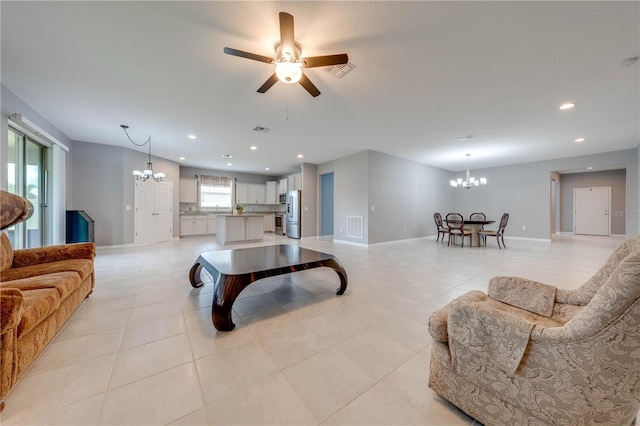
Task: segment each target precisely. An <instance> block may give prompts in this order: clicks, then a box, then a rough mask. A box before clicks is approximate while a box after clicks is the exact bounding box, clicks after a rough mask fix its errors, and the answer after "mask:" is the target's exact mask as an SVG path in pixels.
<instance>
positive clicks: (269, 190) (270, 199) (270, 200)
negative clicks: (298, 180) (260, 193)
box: [264, 181, 278, 204]
mask: <svg viewBox="0 0 640 426" xmlns="http://www.w3.org/2000/svg"><path fill="white" fill-rule="evenodd" d="M264 202H265V204H278V182H276V181H273V182H267V184H266V193H265V196H264Z"/></svg>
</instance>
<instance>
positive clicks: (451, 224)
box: [447, 213, 471, 247]
mask: <svg viewBox="0 0 640 426" xmlns="http://www.w3.org/2000/svg"><path fill="white" fill-rule="evenodd" d="M447 227H448V228H449V242H448V243H447V246H450V245H451V237H455V236H456V235H460V236H461V237H462V247H464V237H469V244H471V231H469V230H468V229H464V218H463V217H462V215H461V214H460V213H449V214H447Z"/></svg>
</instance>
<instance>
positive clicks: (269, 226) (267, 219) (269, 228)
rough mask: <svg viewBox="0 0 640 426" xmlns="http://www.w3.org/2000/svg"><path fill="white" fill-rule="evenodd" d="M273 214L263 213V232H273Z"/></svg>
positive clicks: (274, 226)
mask: <svg viewBox="0 0 640 426" xmlns="http://www.w3.org/2000/svg"><path fill="white" fill-rule="evenodd" d="M275 230H276V225H275V214H274V213H265V214H264V232H275Z"/></svg>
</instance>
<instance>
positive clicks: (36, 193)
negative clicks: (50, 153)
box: [7, 128, 47, 248]
mask: <svg viewBox="0 0 640 426" xmlns="http://www.w3.org/2000/svg"><path fill="white" fill-rule="evenodd" d="M8 148H9V149H8V157H9V161H8V164H7V173H8V176H7V178H8V179H7V182H8V191H9V192H11V193H13V194H17V195H20V196H22V197H25V198H26V199H28V200H29V201H30V202H31V204H33V215H31V217H30V218H29V219H27V221H26V222H22V223H18V224H16V225H14V226H12V227H10V228H9V229H8V235H9V239H10V240H11V244H12V246H13V248H29V247H40V246H44V245H46V240H45V235H46V224H47V214H46V208H47V170H46V167H45V165H46V161H45V160H46V153H47V149H46V147H44V146H42V145H40V144H38V143H37V142H35V141H33V140H31V139H29V138H28V137H26V136H25V135H23V134H22V133H20V132H17V131H15V130H14V129H11V128H10V129H9V147H8Z"/></svg>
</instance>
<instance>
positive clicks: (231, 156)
mask: <svg viewBox="0 0 640 426" xmlns="http://www.w3.org/2000/svg"><path fill="white" fill-rule="evenodd" d="M222 158H233V155H231V154H222Z"/></svg>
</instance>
